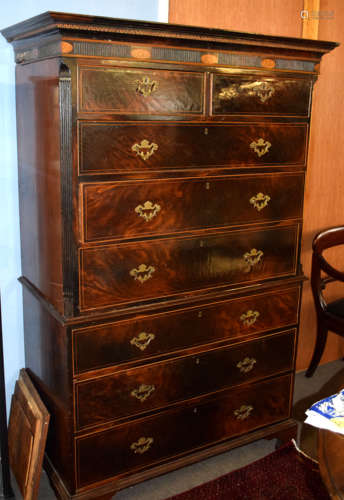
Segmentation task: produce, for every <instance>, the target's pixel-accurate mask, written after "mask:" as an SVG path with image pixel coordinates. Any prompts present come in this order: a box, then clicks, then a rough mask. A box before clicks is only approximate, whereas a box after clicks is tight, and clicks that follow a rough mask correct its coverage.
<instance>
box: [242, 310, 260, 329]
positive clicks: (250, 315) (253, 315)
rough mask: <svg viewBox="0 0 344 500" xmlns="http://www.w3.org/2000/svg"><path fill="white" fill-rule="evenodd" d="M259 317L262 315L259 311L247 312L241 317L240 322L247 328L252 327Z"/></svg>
mask: <svg viewBox="0 0 344 500" xmlns="http://www.w3.org/2000/svg"><path fill="white" fill-rule="evenodd" d="M259 316H260V315H259V312H258V311H252V310H251V309H249V310H248V311H247V312H245V313H243V314H242V315H241V316H240V321H242V322H243V323H244V325H245V326H252V325H253V324H254V323H255V322H256V321H257V319H258V318H259Z"/></svg>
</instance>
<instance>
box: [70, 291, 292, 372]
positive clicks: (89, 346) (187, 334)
mask: <svg viewBox="0 0 344 500" xmlns="http://www.w3.org/2000/svg"><path fill="white" fill-rule="evenodd" d="M299 295H300V289H299V287H295V288H290V289H287V290H283V291H272V292H269V293H261V294H259V295H251V296H248V297H244V298H240V299H231V300H223V301H219V302H216V303H212V304H205V305H202V306H200V307H192V308H186V309H182V310H177V311H172V312H168V313H160V314H155V315H151V316H144V317H142V316H140V317H138V318H135V319H130V320H126V321H118V322H112V323H107V324H100V325H94V326H88V327H85V328H76V329H74V330H73V346H74V349H73V353H74V372H75V373H76V374H78V373H82V372H86V371H89V370H95V369H99V368H104V367H106V366H111V365H114V364H119V363H123V362H128V361H135V360H138V361H139V360H145V359H147V358H152V357H154V356H158V355H160V354H163V353H167V352H173V351H176V350H180V349H183V348H184V349H185V348H188V347H195V346H198V345H202V344H211V343H213V342H216V341H221V340H222V341H224V340H229V341H236V340H237V339H240V338H244V337H245V336H247V335H250V336H253V335H261V334H263V333H264V332H267V331H269V330H273V329H276V328H282V327H287V326H292V325H294V324H296V323H297V320H298V304H299Z"/></svg>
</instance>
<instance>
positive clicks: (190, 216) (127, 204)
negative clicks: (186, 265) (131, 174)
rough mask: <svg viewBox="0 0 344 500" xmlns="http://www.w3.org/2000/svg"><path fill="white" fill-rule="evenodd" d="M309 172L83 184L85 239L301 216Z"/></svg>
mask: <svg viewBox="0 0 344 500" xmlns="http://www.w3.org/2000/svg"><path fill="white" fill-rule="evenodd" d="M303 189H304V174H303V173H300V174H293V175H289V174H271V175H270V174H264V175H257V176H255V177H253V176H238V177H230V178H228V177H227V178H216V177H215V178H207V179H191V180H190V179H189V180H181V179H178V180H171V181H167V180H164V181H161V180H158V181H145V182H142V181H141V182H140V183H138V182H126V183H120V182H118V183H112V182H111V183H92V184H83V185H82V187H81V198H82V213H83V218H82V219H83V220H82V227H83V233H84V234H83V237H84V240H85V241H97V240H106V239H115V238H130V237H135V236H140V235H146V236H148V235H156V234H162V233H175V232H178V231H182V230H192V229H198V228H202V227H218V226H230V225H238V224H247V223H253V222H269V221H277V220H282V219H290V218H298V217H302V204H303Z"/></svg>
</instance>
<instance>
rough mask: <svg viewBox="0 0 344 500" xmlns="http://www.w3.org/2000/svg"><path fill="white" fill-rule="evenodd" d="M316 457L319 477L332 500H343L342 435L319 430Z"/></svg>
mask: <svg viewBox="0 0 344 500" xmlns="http://www.w3.org/2000/svg"><path fill="white" fill-rule="evenodd" d="M318 457H319V467H320V473H321V477H322V479H323V481H324V483H325V485H326V487H327V489H328V492H329V494H330V496H331V498H332V499H334V500H344V435H342V434H337V433H336V432H331V431H327V430H325V429H319V433H318Z"/></svg>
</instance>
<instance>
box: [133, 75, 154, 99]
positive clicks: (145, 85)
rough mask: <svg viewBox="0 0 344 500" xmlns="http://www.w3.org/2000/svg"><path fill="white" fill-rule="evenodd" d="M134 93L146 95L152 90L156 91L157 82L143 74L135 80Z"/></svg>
mask: <svg viewBox="0 0 344 500" xmlns="http://www.w3.org/2000/svg"><path fill="white" fill-rule="evenodd" d="M135 83H136V93H137V94H139V95H142V96H143V97H148V96H150V95H151V94H153V92H156V91H157V89H158V86H159V83H158V82H157V81H156V80H151V79H150V78H149V76H144V77H143V78H142V79H141V80H136V81H135Z"/></svg>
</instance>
